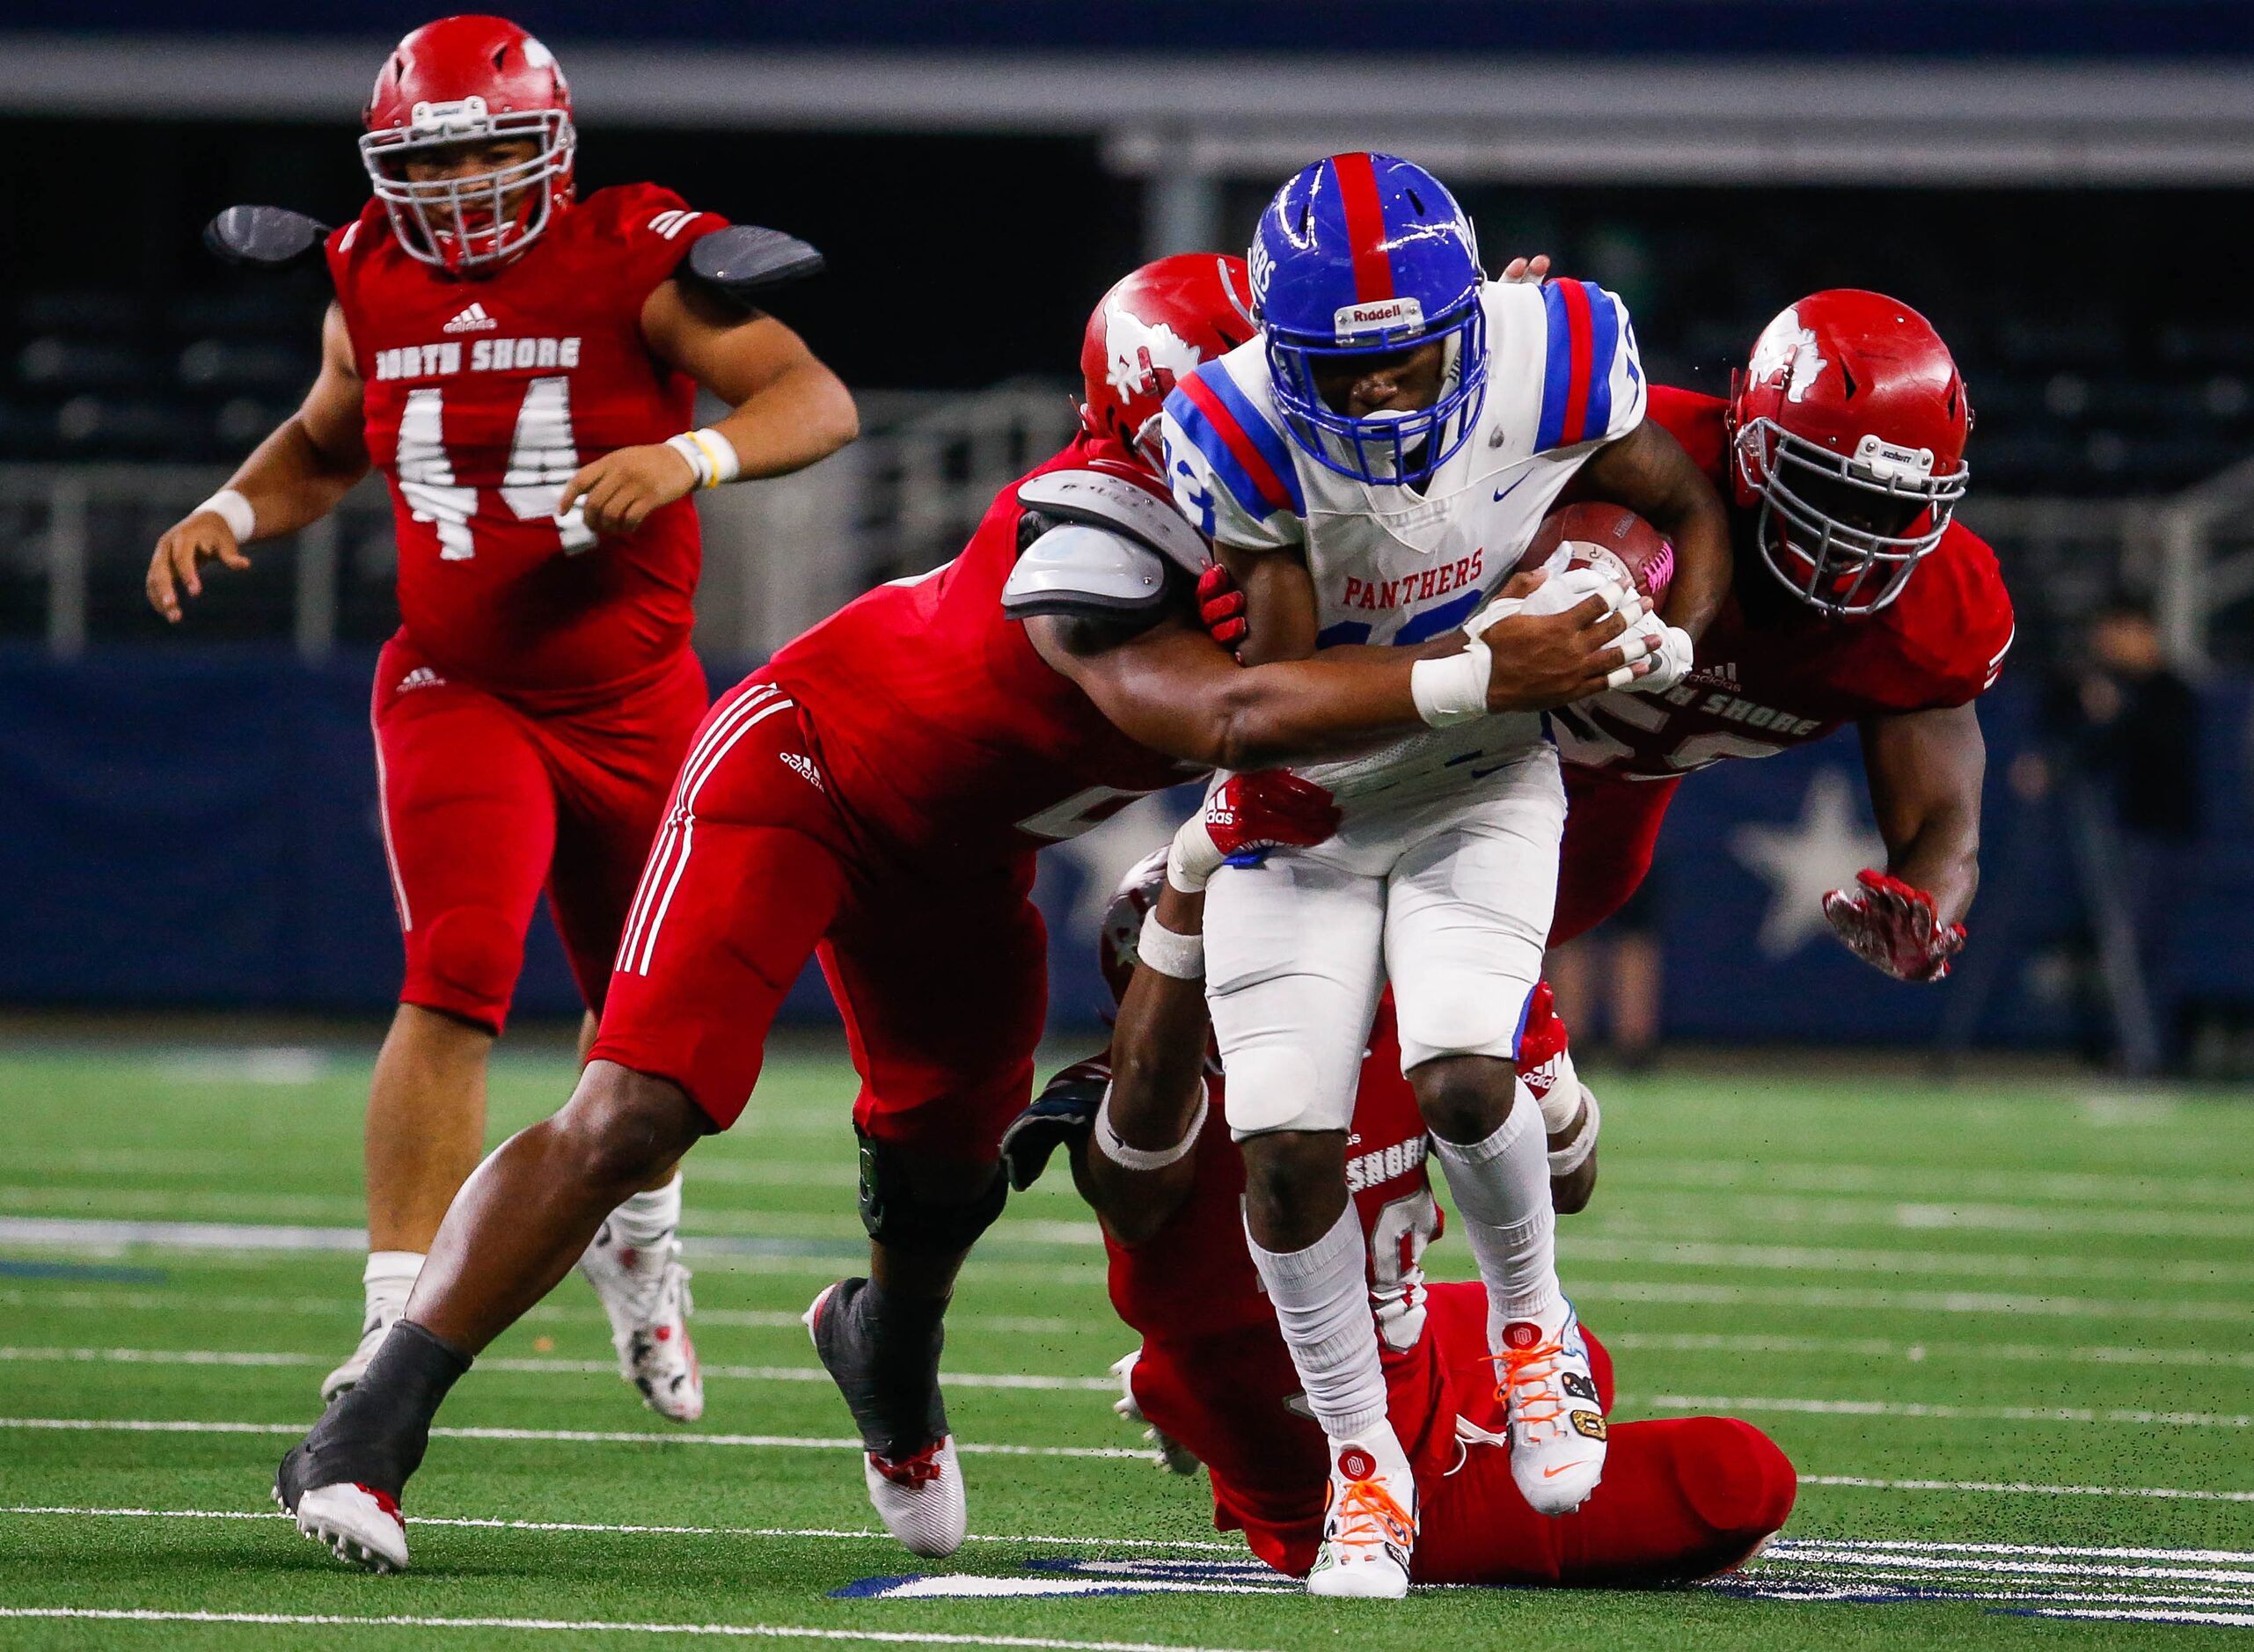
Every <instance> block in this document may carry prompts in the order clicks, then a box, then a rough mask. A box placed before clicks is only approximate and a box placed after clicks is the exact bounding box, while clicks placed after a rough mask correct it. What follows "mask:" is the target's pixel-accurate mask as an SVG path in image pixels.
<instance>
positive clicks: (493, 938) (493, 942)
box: [418, 906, 524, 1019]
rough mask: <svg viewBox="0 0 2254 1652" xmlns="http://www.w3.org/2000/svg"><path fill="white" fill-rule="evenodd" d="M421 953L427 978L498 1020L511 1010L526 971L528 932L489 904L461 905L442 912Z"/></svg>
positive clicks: (430, 929)
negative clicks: (518, 979)
mask: <svg viewBox="0 0 2254 1652" xmlns="http://www.w3.org/2000/svg"><path fill="white" fill-rule="evenodd" d="M418 950H419V951H420V952H421V962H422V973H423V974H425V975H427V976H429V977H430V978H431V980H432V981H433V982H435V983H436V984H437V985H438V986H439V987H440V988H442V989H443V990H445V991H446V992H447V993H449V994H451V995H455V996H457V997H458V998H461V999H463V1000H465V1001H467V1003H469V1004H471V1005H475V1006H476V1007H478V1008H480V1009H485V1010H489V1011H490V1012H491V1013H492V1014H493V1015H494V1018H495V1019H498V1018H499V1016H500V1015H501V1012H503V1011H505V1010H506V1009H507V1008H508V1007H509V998H511V997H512V996H514V994H515V993H516V976H517V972H518V971H519V970H521V969H523V967H524V935H523V931H522V930H521V929H520V928H518V927H517V926H516V925H513V924H511V923H510V922H509V920H508V919H507V918H506V917H502V916H501V914H500V913H499V912H496V911H494V910H493V909H492V908H491V907H487V906H457V907H453V908H450V909H449V910H446V911H443V912H441V913H440V914H439V915H438V916H437V917H436V918H435V919H434V920H432V922H431V925H430V928H429V932H428V933H427V934H425V935H424V937H423V939H422V945H421V947H420V948H418ZM440 1007H442V1008H448V1009H451V1008H454V1007H457V1006H456V1005H441V1006H440Z"/></svg>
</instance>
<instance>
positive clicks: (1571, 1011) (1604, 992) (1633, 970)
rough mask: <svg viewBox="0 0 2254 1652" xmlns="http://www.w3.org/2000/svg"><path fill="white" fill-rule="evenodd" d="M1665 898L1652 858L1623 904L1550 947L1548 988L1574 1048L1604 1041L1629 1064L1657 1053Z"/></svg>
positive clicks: (1640, 1067) (1643, 1063)
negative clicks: (1597, 922)
mask: <svg viewBox="0 0 2254 1652" xmlns="http://www.w3.org/2000/svg"><path fill="white" fill-rule="evenodd" d="M1665 901H1666V892H1665V880H1664V879H1663V877H1662V876H1661V874H1660V870H1659V867H1658V865H1657V864H1656V863H1655V864H1654V865H1653V866H1652V868H1651V870H1650V872H1649V873H1648V874H1645V876H1644V879H1643V882H1642V883H1641V884H1640V885H1638V886H1637V888H1636V893H1635V894H1634V895H1629V896H1628V904H1627V905H1625V906H1623V907H1621V909H1620V910H1619V911H1617V912H1615V913H1614V914H1613V915H1612V916H1611V917H1608V918H1606V920H1605V921H1604V923H1603V924H1601V925H1599V926H1598V927H1597V928H1596V929H1595V930H1593V931H1592V932H1590V933H1589V934H1587V935H1584V936H1582V937H1581V938H1580V939H1577V940H1572V941H1569V942H1567V943H1566V944H1565V945H1564V946H1562V947H1555V948H1553V949H1552V951H1551V952H1550V954H1549V984H1550V990H1552V991H1553V992H1555V994H1556V995H1557V1012H1558V1014H1559V1015H1560V1016H1561V1017H1562V1019H1563V1020H1564V1022H1565V1025H1566V1027H1567V1029H1568V1031H1569V1032H1570V1034H1572V1037H1573V1041H1574V1042H1573V1048H1574V1049H1575V1050H1576V1051H1579V1052H1591V1051H1595V1050H1598V1049H1603V1050H1604V1051H1605V1052H1606V1053H1607V1054H1609V1055H1610V1056H1611V1057H1612V1059H1613V1061H1614V1063H1615V1064H1617V1065H1619V1066H1621V1067H1625V1068H1626V1069H1628V1071H1631V1072H1642V1071H1645V1070H1647V1069H1648V1068H1650V1066H1651V1065H1652V1064H1654V1063H1655V1062H1657V1061H1658V1054H1659V999H1660V986H1661V981H1662V970H1663V961H1662V956H1661V950H1660V932H1661V929H1662V927H1663V923H1664V909H1665ZM1599 1038H1601V1039H1602V1041H1603V1042H1602V1043H1601V1044H1600V1043H1599V1042H1598V1041H1599Z"/></svg>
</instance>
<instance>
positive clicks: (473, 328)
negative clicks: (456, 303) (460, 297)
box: [443, 303, 501, 333]
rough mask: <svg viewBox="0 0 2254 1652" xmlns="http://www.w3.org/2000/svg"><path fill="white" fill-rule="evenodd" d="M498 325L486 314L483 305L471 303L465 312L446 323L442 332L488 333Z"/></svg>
mask: <svg viewBox="0 0 2254 1652" xmlns="http://www.w3.org/2000/svg"><path fill="white" fill-rule="evenodd" d="M499 325H501V323H499V322H498V321H495V320H494V318H492V317H491V316H489V315H487V314H486V307H485V306H484V305H483V304H479V303H473V304H472V305H471V306H470V307H469V308H468V309H467V310H465V311H463V312H462V313H461V314H460V315H458V316H457V317H455V318H454V319H453V320H451V321H450V322H448V323H447V324H446V325H445V327H444V329H443V331H445V332H448V333H490V332H492V331H493V330H494V328H495V327H497V326H499Z"/></svg>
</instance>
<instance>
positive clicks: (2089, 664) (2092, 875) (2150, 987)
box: [2037, 600, 2202, 1071]
mask: <svg viewBox="0 0 2254 1652" xmlns="http://www.w3.org/2000/svg"><path fill="white" fill-rule="evenodd" d="M2046 713H2047V715H2046V718H2045V720H2046V722H2047V723H2048V725H2049V728H2050V733H2051V735H2052V740H2051V745H2052V749H2053V752H2054V753H2055V756H2056V759H2057V761H2058V764H2059V765H2060V769H2061V770H2062V772H2061V773H2060V774H2059V775H2058V776H2057V777H2055V779H2056V784H2057V789H2058V790H2059V791H2060V793H2062V794H2063V800H2064V801H2065V803H2066V804H2067V823H2068V825H2069V828H2070V830H2072V831H2073V833H2074V838H2075V845H2074V846H2075V869H2076V874H2077V881H2078V883H2079V885H2080V892H2081V895H2082V913H2083V917H2084V920H2085V922H2086V924H2087V926H2088V939H2089V944H2090V945H2089V951H2090V954H2091V961H2092V962H2093V963H2094V964H2095V966H2096V971H2097V976H2098V979H2097V981H2096V982H2094V983H2092V984H2093V985H2095V986H2097V988H2098V989H2099V990H2101V991H2102V992H2103V995H2104V998H2105V999H2106V1000H2107V1002H2108V1004H2109V1005H2110V1007H2111V1020H2112V1023H2113V1027H2114V1030H2115V1036H2116V1046H2117V1053H2118V1055H2119V1057H2120V1060H2121V1064H2123V1065H2124V1066H2126V1067H2127V1068H2128V1069H2129V1070H2131V1071H2150V1070H2152V1069H2153V1068H2155V1067H2156V1066H2158V1065H2160V1064H2164V1063H2166V1062H2167V1061H2168V1060H2169V1059H2170V1056H2172V1055H2173V1054H2174V1053H2175V1052H2176V1050H2177V1048H2178V1047H2179V1044H2180V1036H2179V1035H2180V1032H2181V1029H2180V1028H2179V1027H2178V1026H2177V1021H2178V1019H2179V1018H2178V1015H2177V1005H2178V1004H2179V1003H2180V1001H2181V998H2182V992H2181V985H2180V983H2178V982H2177V980H2176V979H2175V971H2174V970H2173V969H2172V967H2171V960H2170V939H2171V937H2172V936H2173V935H2174V934H2175V933H2176V931H2177V926H2178V925H2177V919H2178V917H2179V914H2180V912H2181V910H2182V903H2183V900H2184V896H2185V894H2186V892H2187V890H2188V889H2189V888H2190V885H2191V881H2192V874H2193V873H2194V871H2195V870H2196V866H2197V861H2196V849H2197V844H2198V841H2199V827H2200V807H2199V804H2200V774H2201V767H2202V748H2201V745H2200V739H2199V718H2200V713H2199V696H2198V694H2197V693H2196V692H2195V691H2193V689H2192V685H2191V684H2190V683H2187V682H2185V681H2184V678H2183V677H2182V676H2179V675H2177V672H2176V671H2174V670H2173V669H2170V666H2169V664H2168V662H2167V659H2166V657H2165V654H2164V653H2163V649H2162V646H2161V639H2160V632H2159V628H2158V627H2157V626H2156V625H2155V624H2154V623H2153V618H2152V614H2151V611H2150V610H2148V608H2146V607H2145V606H2144V605H2143V604H2141V603H2135V602H2131V601H2126V600H2124V601H2118V602H2115V603H2112V604H2111V605H2110V606H2108V607H2107V608H2106V609H2104V610H2102V611H2101V612H2100V613H2099V614H2098V616H2097V618H2096V619H2095V620H2094V621H2092V623H2091V625H2090V627H2089V640H2088V644H2087V647H2086V648H2085V650H2084V651H2083V655H2082V659H2081V660H2080V661H2079V662H2075V663H2074V664H2072V665H2070V666H2069V667H2068V668H2067V669H2066V670H2065V671H2064V672H2062V673H2061V674H2060V676H2058V677H2057V678H2055V679H2054V680H2053V684H2052V687H2051V691H2050V693H2049V696H2048V697H2047V703H2046ZM2051 778H2052V777H2049V776H2042V777H2039V778H2038V781H2037V784H2038V787H2039V788H2040V789H2042V790H2050V789H2052V788H2051V786H2050V785H2049V784H2048V782H2049V781H2050V780H2051Z"/></svg>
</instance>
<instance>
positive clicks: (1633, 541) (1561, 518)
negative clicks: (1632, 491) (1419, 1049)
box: [1513, 502, 1675, 608]
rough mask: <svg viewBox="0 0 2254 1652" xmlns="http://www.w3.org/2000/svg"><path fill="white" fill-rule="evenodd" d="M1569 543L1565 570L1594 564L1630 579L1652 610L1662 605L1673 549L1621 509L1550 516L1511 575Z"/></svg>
mask: <svg viewBox="0 0 2254 1652" xmlns="http://www.w3.org/2000/svg"><path fill="white" fill-rule="evenodd" d="M1568 543H1570V545H1572V546H1573V550H1572V552H1571V554H1570V557H1569V558H1568V559H1567V563H1566V566H1567V567H1586V566H1589V565H1591V564H1596V565H1598V566H1600V567H1604V568H1605V570H1606V572H1607V573H1609V574H1613V575H1614V578H1622V577H1625V578H1628V579H1632V580H1634V581H1636V589H1637V591H1639V592H1640V593H1642V595H1643V600H1644V601H1645V603H1648V604H1649V605H1650V606H1651V607H1653V608H1657V607H1658V606H1659V605H1660V604H1661V603H1664V602H1665V601H1666V599H1667V587H1668V585H1669V583H1670V582H1672V581H1673V579H1674V577H1675V547H1674V546H1673V545H1671V544H1669V543H1668V542H1667V540H1666V538H1665V537H1664V536H1663V535H1662V534H1661V533H1660V532H1659V530H1658V529H1657V528H1654V527H1653V526H1652V525H1651V524H1650V523H1648V522H1646V521H1644V520H1643V517H1641V516H1639V515H1636V513H1635V512H1634V511H1632V510H1628V509H1626V508H1623V507H1621V506H1619V505H1606V504H1599V503H1594V502H1592V503H1587V504H1580V505H1567V506H1565V507H1564V508H1562V509H1558V510H1554V511H1552V512H1550V514H1549V515H1547V516H1545V517H1543V518H1542V524H1541V526H1540V529H1538V530H1536V531H1535V533H1534V537H1533V544H1531V545H1528V546H1527V547H1526V555H1524V556H1522V557H1520V558H1519V566H1518V567H1517V568H1516V569H1515V570H1513V571H1514V572H1516V573H1520V574H1523V573H1526V571H1528V570H1529V569H1532V568H1538V567H1541V565H1542V564H1543V563H1545V562H1547V561H1548V560H1549V559H1550V557H1551V556H1552V554H1554V553H1555V552H1556V550H1557V547H1558V546H1559V545H1564V544H1568Z"/></svg>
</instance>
